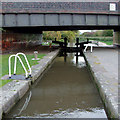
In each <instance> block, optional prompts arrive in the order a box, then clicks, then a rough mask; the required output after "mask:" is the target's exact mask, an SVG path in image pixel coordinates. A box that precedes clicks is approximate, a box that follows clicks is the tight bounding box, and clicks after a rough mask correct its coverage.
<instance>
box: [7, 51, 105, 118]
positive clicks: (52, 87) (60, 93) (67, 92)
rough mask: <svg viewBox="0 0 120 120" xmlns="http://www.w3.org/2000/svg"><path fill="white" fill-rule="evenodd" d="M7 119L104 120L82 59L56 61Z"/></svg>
mask: <svg viewBox="0 0 120 120" xmlns="http://www.w3.org/2000/svg"><path fill="white" fill-rule="evenodd" d="M5 117H7V118H11V117H12V118H14V117H15V118H107V117H106V113H105V111H104V107H103V104H102V102H101V99H100V97H99V94H98V92H97V90H96V88H95V86H94V85H93V81H92V80H91V77H90V74H89V73H88V70H87V68H86V64H85V61H84V59H83V57H78V62H77V63H76V57H75V56H74V54H72V53H70V54H68V56H67V58H66V62H64V57H57V58H56V60H55V62H54V64H53V65H52V67H51V68H50V69H49V70H48V71H47V73H46V74H45V75H44V76H43V77H42V79H41V80H40V81H39V82H38V83H37V84H36V85H34V87H33V88H32V89H31V90H30V91H29V92H28V93H27V94H26V95H25V97H24V98H23V99H22V100H21V101H20V102H19V103H18V104H17V105H16V106H15V107H14V108H13V109H12V110H11V111H10V113H9V114H7V115H6V116H5Z"/></svg>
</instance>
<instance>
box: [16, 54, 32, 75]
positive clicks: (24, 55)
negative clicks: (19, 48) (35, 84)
mask: <svg viewBox="0 0 120 120" xmlns="http://www.w3.org/2000/svg"><path fill="white" fill-rule="evenodd" d="M19 55H23V56H24V58H25V60H26V62H27V65H28V68H29V70H30V72H29V76H31V73H32V70H31V67H30V64H29V62H28V59H27V57H26V55H25V54H24V53H17V54H16V57H15V63H14V75H15V74H16V64H17V56H19Z"/></svg>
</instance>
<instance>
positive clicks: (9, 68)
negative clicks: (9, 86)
mask: <svg viewBox="0 0 120 120" xmlns="http://www.w3.org/2000/svg"><path fill="white" fill-rule="evenodd" d="M12 57H16V55H11V56H10V57H9V61H8V62H9V63H8V64H9V78H11V58H12Z"/></svg>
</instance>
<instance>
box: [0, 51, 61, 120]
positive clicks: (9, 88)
mask: <svg viewBox="0 0 120 120" xmlns="http://www.w3.org/2000/svg"><path fill="white" fill-rule="evenodd" d="M58 53H59V50H56V51H53V52H50V53H48V54H47V55H46V56H44V57H43V59H41V60H40V61H39V64H37V65H35V66H32V71H33V72H32V79H31V80H13V81H11V82H9V83H7V84H6V85H4V86H3V87H2V88H0V120H1V119H2V115H3V114H4V113H7V112H9V111H10V109H11V108H12V107H13V106H14V105H15V104H16V103H17V102H18V101H19V100H20V99H21V98H22V97H23V96H24V95H25V93H26V92H27V91H28V90H29V88H30V86H31V85H32V83H34V82H35V81H36V80H37V78H38V77H39V76H40V75H41V74H42V73H43V72H44V71H45V70H46V68H47V67H48V66H49V65H50V64H51V62H52V61H53V60H54V59H55V58H56V56H57V55H58Z"/></svg>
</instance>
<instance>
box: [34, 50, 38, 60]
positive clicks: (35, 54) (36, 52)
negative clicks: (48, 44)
mask: <svg viewBox="0 0 120 120" xmlns="http://www.w3.org/2000/svg"><path fill="white" fill-rule="evenodd" d="M37 54H38V51H34V56H35V60H37Z"/></svg>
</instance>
